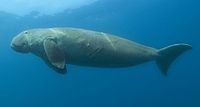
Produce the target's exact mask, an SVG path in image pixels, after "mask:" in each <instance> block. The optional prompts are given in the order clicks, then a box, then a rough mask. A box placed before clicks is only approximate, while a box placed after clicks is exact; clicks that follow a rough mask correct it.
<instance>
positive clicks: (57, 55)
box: [43, 38, 66, 73]
mask: <svg viewBox="0 0 200 107" xmlns="http://www.w3.org/2000/svg"><path fill="white" fill-rule="evenodd" d="M43 46H44V50H45V53H46V56H47V59H48V61H49V63H50V64H51V66H52V67H53V68H54V69H56V71H58V72H59V73H65V72H66V65H65V54H64V52H63V51H62V50H61V49H60V48H59V47H58V45H57V42H56V41H55V40H54V39H53V38H47V39H45V40H44V42H43Z"/></svg>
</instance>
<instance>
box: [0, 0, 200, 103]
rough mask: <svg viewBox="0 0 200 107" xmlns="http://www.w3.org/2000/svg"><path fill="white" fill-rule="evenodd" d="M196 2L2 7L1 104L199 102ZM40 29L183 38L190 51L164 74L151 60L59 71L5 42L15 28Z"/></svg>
mask: <svg viewBox="0 0 200 107" xmlns="http://www.w3.org/2000/svg"><path fill="white" fill-rule="evenodd" d="M36 1H37V0H36ZM44 1H45V0H44ZM48 1H49V0H46V2H47V4H49V5H50V4H51V2H48ZM50 1H52V0H50ZM62 1H63V0H62ZM65 1H66V3H67V0H65ZM74 1H76V0H74ZM79 1H81V0H77V3H78V2H79ZM1 2H3V1H1ZM1 2H0V3H1ZM57 2H59V1H57ZM85 2H86V1H85ZM87 2H89V0H88V1H87ZM31 3H35V4H37V3H38V2H34V0H33V1H32V2H31ZM64 3H65V2H64ZM1 5H4V7H6V6H7V5H6V4H2V3H1ZM199 5H200V1H199V0H96V1H93V2H92V3H90V4H87V5H84V6H80V7H78V8H73V9H66V10H65V11H60V12H57V13H56V12H54V13H53V14H40V11H38V10H37V11H32V12H30V13H28V14H23V15H21V14H15V12H13V13H12V12H10V13H9V12H6V11H4V10H3V9H2V10H1V8H0V10H1V11H0V43H1V44H0V107H200V64H199V60H200V49H199V46H200V37H199V36H200V6H199ZM50 6H51V5H50ZM12 8H14V9H15V8H16V11H17V9H18V8H22V10H23V5H22V6H16V7H14V6H13V7H12ZM51 9H52V10H53V9H54V7H52V8H51ZM41 11H42V10H41ZM46 27H78V28H84V29H90V30H95V31H101V32H106V33H112V34H116V35H119V36H121V37H123V38H127V39H130V40H133V41H136V42H138V43H141V44H144V45H147V46H152V47H155V48H158V49H159V48H162V47H165V46H168V45H171V44H174V43H183V42H184V43H188V44H190V45H192V46H193V49H192V50H190V51H188V52H186V53H184V54H183V55H181V56H180V57H178V59H177V60H176V61H175V62H174V63H173V64H172V66H171V67H170V69H169V73H168V75H167V76H164V75H162V73H161V72H160V71H159V69H158V68H157V66H156V64H155V62H148V63H145V64H141V65H138V66H134V67H128V68H113V69H108V68H92V67H82V66H76V65H67V70H68V73H67V74H65V75H61V74H58V73H56V72H55V71H53V70H52V69H50V68H49V67H48V66H47V65H46V64H45V63H44V62H43V61H42V60H41V59H40V58H38V57H36V56H34V55H32V54H21V53H17V52H15V51H13V50H12V49H11V48H10V42H11V40H12V38H13V37H14V36H16V35H17V34H18V33H20V32H21V31H23V30H26V29H31V28H46Z"/></svg>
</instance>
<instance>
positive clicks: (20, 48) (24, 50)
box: [10, 40, 29, 53]
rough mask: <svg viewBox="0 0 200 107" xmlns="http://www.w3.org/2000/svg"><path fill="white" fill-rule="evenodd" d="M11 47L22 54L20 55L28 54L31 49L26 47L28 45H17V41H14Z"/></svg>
mask: <svg viewBox="0 0 200 107" xmlns="http://www.w3.org/2000/svg"><path fill="white" fill-rule="evenodd" d="M10 47H11V48H12V49H13V50H15V51H16V52H20V53H28V52H29V49H28V47H27V46H26V44H17V43H16V42H15V40H12V42H11V44H10Z"/></svg>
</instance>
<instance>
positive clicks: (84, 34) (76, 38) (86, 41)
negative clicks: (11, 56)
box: [11, 28, 191, 74]
mask: <svg viewBox="0 0 200 107" xmlns="http://www.w3.org/2000/svg"><path fill="white" fill-rule="evenodd" d="M11 47H12V48H13V49H14V50H16V51H18V52H22V53H28V52H31V53H33V54H35V55H37V56H39V57H41V58H42V59H43V60H44V61H45V62H46V63H47V64H48V65H50V66H51V67H52V68H54V69H55V70H56V71H58V72H60V73H64V72H65V71H66V70H65V69H66V64H75V65H84V66H95V67H127V66H134V65H137V64H141V63H144V62H147V61H151V60H156V61H157V64H158V66H159V68H160V69H161V71H162V72H163V73H164V74H166V73H167V70H168V67H169V65H170V63H171V62H172V61H173V60H174V59H175V58H176V57H177V56H178V55H179V54H181V53H182V52H184V51H185V50H188V49H190V48H191V46H190V45H187V44H175V45H171V46H169V47H166V48H163V49H161V50H157V49H154V48H151V47H147V46H144V45H141V44H138V43H135V42H133V41H130V40H127V39H123V38H120V37H118V36H114V35H111V34H107V33H102V32H95V31H90V30H84V29H77V28H45V29H31V30H27V31H24V32H22V33H20V34H19V35H17V36H16V37H14V38H13V40H12V42H11Z"/></svg>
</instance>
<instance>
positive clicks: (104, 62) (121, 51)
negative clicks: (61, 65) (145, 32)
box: [51, 28, 157, 67]
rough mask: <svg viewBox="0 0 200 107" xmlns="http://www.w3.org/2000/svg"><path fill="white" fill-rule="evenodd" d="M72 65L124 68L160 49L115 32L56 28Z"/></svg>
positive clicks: (147, 57)
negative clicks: (119, 35)
mask: <svg viewBox="0 0 200 107" xmlns="http://www.w3.org/2000/svg"><path fill="white" fill-rule="evenodd" d="M51 30H53V31H54V32H55V33H56V35H57V36H58V39H59V44H60V47H61V48H62V49H63V50H64V51H65V56H66V61H67V63H70V64H78V65H88V66H99V67H123V66H132V65H135V64H139V63H142V62H144V61H147V60H151V59H153V58H154V57H155V56H156V55H157V53H156V50H155V49H153V48H150V47H146V46H143V45H140V44H137V43H135V42H132V41H129V40H127V39H123V38H120V37H117V36H114V35H111V34H106V33H102V32H95V31H89V30H83V29H75V28H54V29H51Z"/></svg>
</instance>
